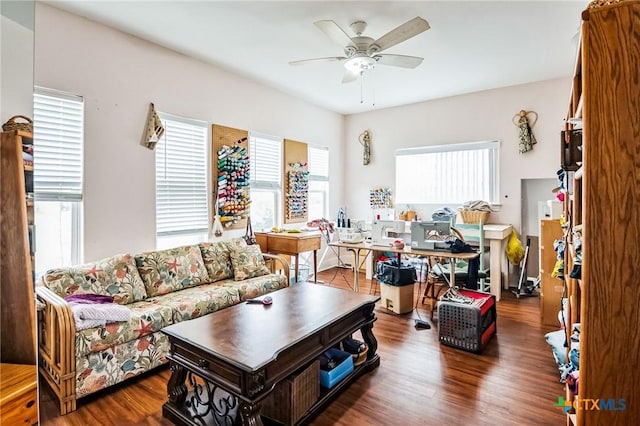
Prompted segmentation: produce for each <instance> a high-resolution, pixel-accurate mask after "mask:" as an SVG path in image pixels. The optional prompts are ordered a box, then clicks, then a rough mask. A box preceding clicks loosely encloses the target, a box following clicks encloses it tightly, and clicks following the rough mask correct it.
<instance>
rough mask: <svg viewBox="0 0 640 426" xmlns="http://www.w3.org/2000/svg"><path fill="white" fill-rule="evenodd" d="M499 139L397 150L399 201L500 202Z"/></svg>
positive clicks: (411, 202) (433, 202)
mask: <svg viewBox="0 0 640 426" xmlns="http://www.w3.org/2000/svg"><path fill="white" fill-rule="evenodd" d="M499 146H500V143H499V142H498V141H488V142H472V143H465V144H453V145H442V146H431V147H421V148H408V149H398V150H396V202H397V203H402V204H417V203H429V204H454V203H455V204H462V203H464V202H465V201H469V200H485V201H488V202H490V203H497V202H498V149H499Z"/></svg>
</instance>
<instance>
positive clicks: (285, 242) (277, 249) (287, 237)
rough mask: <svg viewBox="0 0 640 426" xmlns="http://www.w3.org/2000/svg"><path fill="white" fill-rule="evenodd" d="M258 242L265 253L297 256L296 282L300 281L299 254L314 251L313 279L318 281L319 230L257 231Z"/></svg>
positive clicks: (295, 267)
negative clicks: (292, 232) (295, 231)
mask: <svg viewBox="0 0 640 426" xmlns="http://www.w3.org/2000/svg"><path fill="white" fill-rule="evenodd" d="M255 235H256V242H257V243H258V244H259V245H260V250H262V252H263V253H275V254H285V255H288V256H292V257H295V259H296V260H295V266H294V269H295V275H294V277H295V278H294V282H296V283H297V282H298V264H299V262H298V255H299V254H300V253H305V252H308V251H313V281H314V282H317V270H318V250H319V249H320V245H321V239H320V237H321V236H322V234H320V233H319V232H300V233H297V234H290V233H287V232H256V233H255Z"/></svg>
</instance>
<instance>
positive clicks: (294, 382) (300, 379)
mask: <svg viewBox="0 0 640 426" xmlns="http://www.w3.org/2000/svg"><path fill="white" fill-rule="evenodd" d="M319 397H320V362H319V361H317V360H316V361H314V362H312V363H311V365H309V366H308V367H307V368H305V369H304V370H303V371H302V372H301V373H300V374H297V375H293V376H292V377H289V378H288V379H285V380H283V381H282V382H280V383H278V384H277V385H276V387H275V389H274V390H273V392H271V393H270V394H269V396H268V397H267V398H266V399H265V400H264V401H262V411H261V414H262V415H264V416H266V417H269V418H271V419H273V420H276V421H278V422H280V423H284V424H287V425H292V424H295V423H296V422H297V421H298V420H300V418H301V417H302V416H304V415H305V413H306V412H307V410H308V409H309V408H311V406H312V405H313V404H315V403H316V401H317V400H318V398H319Z"/></svg>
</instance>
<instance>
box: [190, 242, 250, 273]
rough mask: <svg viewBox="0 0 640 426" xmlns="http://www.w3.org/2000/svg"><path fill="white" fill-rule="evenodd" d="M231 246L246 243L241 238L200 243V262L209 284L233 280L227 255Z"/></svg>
mask: <svg viewBox="0 0 640 426" xmlns="http://www.w3.org/2000/svg"><path fill="white" fill-rule="evenodd" d="M232 245H233V246H235V245H246V243H245V242H244V240H242V239H241V238H236V239H234V240H229V241H216V242H213V243H200V251H201V252H202V260H203V261H204V266H205V267H206V268H207V273H208V274H209V279H210V280H211V282H215V281H220V280H225V279H227V278H233V265H232V264H231V257H230V255H229V254H230V252H231V247H232Z"/></svg>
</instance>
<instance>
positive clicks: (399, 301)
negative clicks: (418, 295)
mask: <svg viewBox="0 0 640 426" xmlns="http://www.w3.org/2000/svg"><path fill="white" fill-rule="evenodd" d="M380 303H381V304H382V306H383V307H384V308H387V309H389V310H390V311H393V312H395V313H396V314H406V313H407V312H411V311H412V310H413V284H409V285H403V286H394V285H389V284H385V283H382V282H381V283H380Z"/></svg>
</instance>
